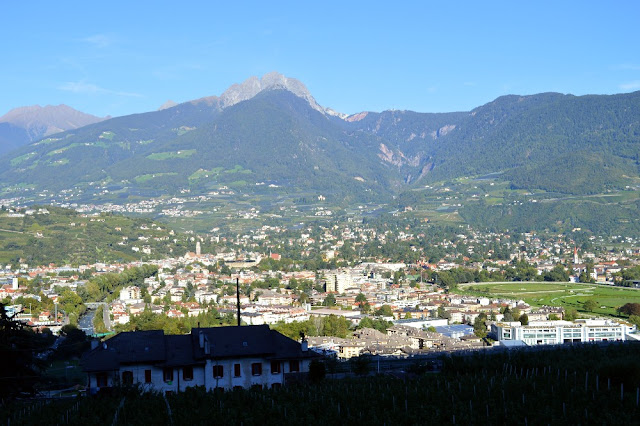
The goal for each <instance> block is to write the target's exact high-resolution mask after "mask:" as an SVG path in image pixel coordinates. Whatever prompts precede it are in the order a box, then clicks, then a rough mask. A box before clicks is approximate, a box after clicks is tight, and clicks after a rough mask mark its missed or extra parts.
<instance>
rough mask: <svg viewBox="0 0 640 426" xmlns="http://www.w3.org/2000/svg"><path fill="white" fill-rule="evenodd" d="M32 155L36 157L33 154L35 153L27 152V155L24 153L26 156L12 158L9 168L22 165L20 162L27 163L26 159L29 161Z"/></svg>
mask: <svg viewBox="0 0 640 426" xmlns="http://www.w3.org/2000/svg"><path fill="white" fill-rule="evenodd" d="M34 155H36V153H35V152H29V153H26V154H24V155H21V156H19V157H16V158H13V159H11V166H12V167H15V166H17V165H18V164H20V163H22V162H24V161H27V160H28V159H30V158H31V157H33V156H34Z"/></svg>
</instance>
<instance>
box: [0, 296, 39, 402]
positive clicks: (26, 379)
mask: <svg viewBox="0 0 640 426" xmlns="http://www.w3.org/2000/svg"><path fill="white" fill-rule="evenodd" d="M39 337H40V336H38V335H37V334H35V333H34V332H33V331H32V330H31V329H29V328H27V327H26V326H25V325H24V324H23V323H21V322H19V321H14V320H13V318H12V317H9V316H8V315H7V312H6V310H5V305H4V304H2V303H0V353H1V354H2V362H0V399H4V398H6V397H13V396H16V395H19V394H20V393H22V392H28V393H33V392H34V391H35V389H34V388H35V385H36V383H37V382H38V381H39V379H40V372H41V371H42V367H43V366H44V365H43V363H42V362H41V361H39V360H38V359H37V358H36V357H35V356H34V351H35V350H37V349H38V346H39V342H38V340H39Z"/></svg>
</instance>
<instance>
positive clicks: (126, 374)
mask: <svg viewBox="0 0 640 426" xmlns="http://www.w3.org/2000/svg"><path fill="white" fill-rule="evenodd" d="M122 384H123V385H132V384H133V371H123V372H122Z"/></svg>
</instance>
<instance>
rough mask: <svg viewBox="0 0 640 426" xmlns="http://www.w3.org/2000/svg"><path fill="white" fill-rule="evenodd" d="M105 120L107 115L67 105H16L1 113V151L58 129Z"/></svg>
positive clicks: (58, 131)
mask: <svg viewBox="0 0 640 426" xmlns="http://www.w3.org/2000/svg"><path fill="white" fill-rule="evenodd" d="M107 118H109V117H107ZM102 120H105V118H100V117H96V116H94V115H90V114H85V113H83V112H80V111H77V110H75V109H73V108H71V107H69V106H67V105H58V106H52V105H47V106H45V107H41V106H39V105H33V106H26V107H19V108H14V109H12V110H11V111H9V112H8V113H6V114H5V115H3V116H2V117H0V154H3V153H5V152H8V151H11V150H12V149H15V148H17V147H19V146H22V145H25V144H27V143H29V142H33V141H37V140H40V139H42V138H43V137H46V136H50V135H53V134H55V133H60V132H64V131H65V130H71V129H77V128H79V127H82V126H86V125H88V124H93V123H97V122H99V121H102Z"/></svg>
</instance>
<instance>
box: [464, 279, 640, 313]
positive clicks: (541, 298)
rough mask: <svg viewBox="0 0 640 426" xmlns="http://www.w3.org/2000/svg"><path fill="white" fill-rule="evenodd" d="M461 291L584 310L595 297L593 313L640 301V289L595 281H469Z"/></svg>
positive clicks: (611, 310) (614, 309)
mask: <svg viewBox="0 0 640 426" xmlns="http://www.w3.org/2000/svg"><path fill="white" fill-rule="evenodd" d="M461 290H463V291H470V292H473V293H474V294H483V295H486V296H502V297H505V298H510V299H522V300H524V301H525V302H527V303H529V304H530V305H532V306H542V305H549V306H561V307H563V308H565V309H576V310H578V311H582V310H583V309H582V306H583V304H584V302H585V301H586V300H588V299H594V300H596V301H597V302H598V306H599V307H598V308H596V309H595V310H594V311H593V314H600V315H617V312H616V308H617V307H618V306H622V305H624V304H625V303H640V290H637V289H631V288H624V287H610V286H603V285H596V284H577V283H557V282H549V283H544V282H515V283H470V284H467V285H465V284H463V285H461Z"/></svg>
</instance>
